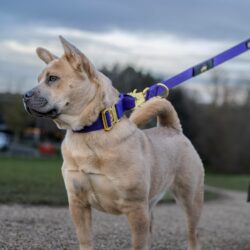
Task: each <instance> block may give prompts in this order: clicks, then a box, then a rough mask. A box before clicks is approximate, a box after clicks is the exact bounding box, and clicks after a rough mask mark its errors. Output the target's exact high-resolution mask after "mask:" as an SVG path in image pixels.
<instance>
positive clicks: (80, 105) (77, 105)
mask: <svg viewBox="0 0 250 250" xmlns="http://www.w3.org/2000/svg"><path fill="white" fill-rule="evenodd" d="M60 40H61V42H62V45H63V48H64V55H63V56H62V57H60V58H58V57H57V56H55V55H53V54H52V53H51V52H49V51H48V50H46V49H44V48H37V54H38V56H39V57H40V59H42V60H43V61H44V62H45V63H46V64H47V67H46V68H45V69H44V70H43V71H42V73H41V74H40V75H39V77H38V82H39V84H38V86H37V87H35V88H33V89H31V90H30V91H28V92H27V93H26V94H25V95H24V97H23V101H24V105H25V108H26V110H27V111H28V112H29V113H30V114H32V115H36V116H42V117H49V118H52V119H53V120H54V121H55V122H56V124H57V125H58V127H59V128H69V127H70V128H73V129H77V128H78V127H81V126H86V125H90V124H91V123H93V122H94V121H95V119H97V117H98V114H99V113H100V111H101V110H102V109H104V108H106V107H107V106H110V105H112V104H113V103H114V102H115V101H116V99H117V92H116V91H115V90H114V89H113V87H112V85H111V83H110V80H109V79H108V78H106V77H105V76H104V75H103V74H101V73H100V72H99V71H97V70H96V68H95V67H94V66H93V64H92V63H91V62H90V61H89V59H88V58H87V57H86V56H85V55H84V54H83V53H82V52H81V51H80V50H78V49H77V48H76V47H75V46H73V45H72V44H70V43H69V42H68V41H66V40H65V39H64V38H63V37H60Z"/></svg>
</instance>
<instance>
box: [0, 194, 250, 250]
mask: <svg viewBox="0 0 250 250" xmlns="http://www.w3.org/2000/svg"><path fill="white" fill-rule="evenodd" d="M225 194H226V196H225V199H223V200H219V201H214V202H209V203H206V204H205V207H204V210H203V216H202V219H201V223H200V226H199V235H200V241H201V245H202V249H205V250H224V249H225V250H234V249H235V250H249V249H250V203H246V202H245V200H246V193H235V192H226V193H225ZM93 218H94V222H93V231H94V244H95V249H96V250H101V249H105V250H114V249H115V250H123V249H130V238H129V237H130V236H129V228H128V225H127V223H126V218H125V217H124V216H112V215H109V214H104V213H100V212H96V211H95V212H94V214H93ZM0 249H6V250H14V249H15V250H19V249H20V250H21V249H23V250H28V249H32V250H38V249H42V250H47V249H51V250H52V249H53V250H57V249H69V250H76V249H78V246H77V241H76V237H75V233H74V229H73V226H72V224H71V221H70V218H69V213H68V209H67V208H51V207H44V206H42V207H37V206H20V205H0ZM151 249H154V250H156V249H157V250H163V249H171V250H172V249H186V237H185V227H184V217H183V215H182V212H181V210H180V209H179V208H178V207H177V206H176V205H174V204H171V205H159V206H157V207H156V209H155V224H154V234H153V239H152V248H151Z"/></svg>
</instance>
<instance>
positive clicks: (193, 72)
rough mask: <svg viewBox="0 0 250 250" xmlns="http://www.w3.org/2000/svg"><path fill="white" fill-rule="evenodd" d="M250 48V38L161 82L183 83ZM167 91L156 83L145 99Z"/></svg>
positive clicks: (171, 84)
mask: <svg viewBox="0 0 250 250" xmlns="http://www.w3.org/2000/svg"><path fill="white" fill-rule="evenodd" d="M249 49H250V39H248V40H246V41H244V42H241V43H240V44H238V45H236V46H234V47H232V48H230V49H228V50H226V51H224V52H222V53H220V54H218V55H217V56H215V57H212V58H210V59H209V60H206V61H204V62H202V63H200V64H197V65H196V66H194V67H191V68H189V69H187V70H185V71H183V72H181V73H180V74H178V75H176V76H174V77H172V78H170V79H168V80H165V81H162V82H161V83H162V84H164V85H165V86H166V87H167V88H169V89H171V88H173V87H175V86H177V85H179V84H181V83H182V82H184V81H187V80H188V79H190V78H193V77H195V76H197V75H200V74H202V73H204V72H206V71H208V70H210V69H212V68H215V67H217V66H218V65H220V64H222V63H224V62H226V61H228V60H230V59H232V58H234V57H236V56H238V55H240V54H242V53H244V52H246V51H248V50H249ZM165 91H166V89H165V88H164V87H163V86H161V85H159V84H154V85H152V86H151V87H149V88H148V90H147V92H146V94H145V100H146V101H147V100H149V99H150V98H152V97H155V96H159V95H162V94H163V93H164V92H165Z"/></svg>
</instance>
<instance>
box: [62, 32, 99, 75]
mask: <svg viewBox="0 0 250 250" xmlns="http://www.w3.org/2000/svg"><path fill="white" fill-rule="evenodd" d="M59 38H60V40H61V43H62V45H63V48H64V55H65V57H66V59H67V61H68V62H69V63H70V64H71V65H72V67H73V68H74V69H75V70H76V71H79V72H82V71H84V72H86V73H87V75H88V76H89V78H93V77H95V76H96V69H95V67H94V65H93V64H92V63H91V62H90V60H89V59H88V58H87V57H86V56H85V55H84V54H83V53H82V52H81V51H80V50H79V49H77V48H76V47H75V46H74V45H72V44H71V43H69V42H68V41H67V40H66V39H65V38H63V37H62V36H59Z"/></svg>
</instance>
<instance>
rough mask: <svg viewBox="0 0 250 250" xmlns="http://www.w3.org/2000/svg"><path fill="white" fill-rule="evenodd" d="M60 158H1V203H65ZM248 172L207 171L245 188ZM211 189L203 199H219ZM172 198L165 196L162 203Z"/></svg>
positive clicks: (217, 182) (212, 181)
mask: <svg viewBox="0 0 250 250" xmlns="http://www.w3.org/2000/svg"><path fill="white" fill-rule="evenodd" d="M61 164H62V160H61V159H60V158H47V159H43V158H7V157H0V191H1V195H0V203H21V204H37V205H39V204H43V205H55V206H58V205H66V204H67V196H66V191H65V187H64V183H63V178H62V175H61ZM249 181H250V176H249V175H248V176H247V175H239V176H237V175H216V174H206V179H205V183H206V184H207V185H210V186H215V187H220V188H225V189H231V190H242V191H246V190H247V187H248V184H249ZM218 198H220V196H219V195H218V194H217V193H214V192H205V200H213V199H218ZM171 201H173V199H172V198H171V196H170V195H166V197H165V198H164V200H163V202H171Z"/></svg>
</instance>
